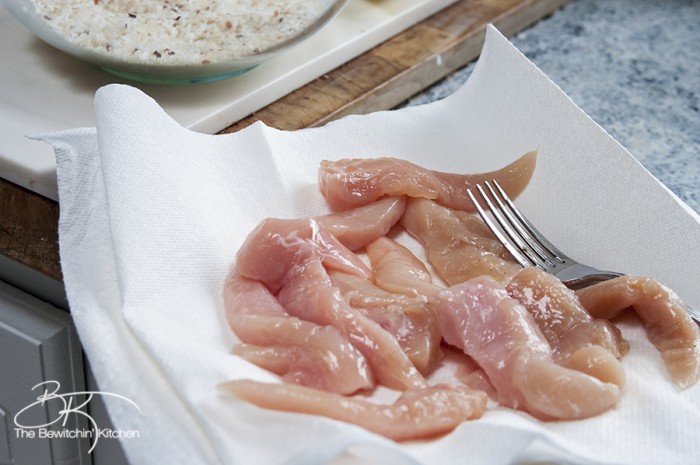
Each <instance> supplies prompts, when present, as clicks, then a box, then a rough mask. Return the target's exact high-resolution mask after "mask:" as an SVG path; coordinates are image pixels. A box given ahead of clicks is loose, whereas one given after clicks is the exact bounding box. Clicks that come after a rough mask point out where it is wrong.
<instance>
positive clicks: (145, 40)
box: [0, 0, 349, 84]
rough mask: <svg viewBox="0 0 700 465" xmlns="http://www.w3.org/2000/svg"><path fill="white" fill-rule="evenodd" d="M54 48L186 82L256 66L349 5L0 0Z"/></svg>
mask: <svg viewBox="0 0 700 465" xmlns="http://www.w3.org/2000/svg"><path fill="white" fill-rule="evenodd" d="M0 1H2V3H3V5H5V7H6V8H7V9H8V11H10V13H12V15H13V16H15V17H16V18H17V20H18V21H19V22H20V23H22V24H23V25H24V26H25V27H26V28H28V29H29V30H30V31H32V32H33V33H34V34H35V35H36V36H37V37H39V38H40V39H42V40H43V41H45V42H47V43H48V44H50V45H52V46H54V47H55V48H57V49H59V50H61V51H63V52H65V53H68V54H70V55H73V56H76V57H78V58H80V59H83V60H85V61H87V62H90V63H92V64H94V65H96V66H99V67H100V68H103V69H105V70H106V71H108V72H110V73H112V74H115V75H118V76H120V77H123V78H126V79H130V80H136V81H141V82H148V83H159V84H186V83H197V82H208V81H215V80H219V79H225V78H229V77H232V76H236V75H238V74H241V73H244V72H245V71H247V70H249V69H251V68H253V67H255V66H257V65H258V64H260V63H262V62H263V61H266V60H268V59H270V58H272V57H274V56H276V55H278V54H280V53H283V52H285V51H286V50H288V49H290V48H292V47H294V46H295V45H297V44H299V43H300V42H302V41H303V40H304V39H306V38H307V37H309V36H310V35H312V34H313V33H315V32H316V31H318V30H319V29H321V27H322V26H323V25H325V24H326V23H327V22H328V21H330V20H331V19H332V18H333V17H334V16H335V15H336V14H337V13H338V12H339V11H340V10H341V9H342V7H343V6H344V5H345V4H346V3H347V2H348V1H349V0H0Z"/></svg>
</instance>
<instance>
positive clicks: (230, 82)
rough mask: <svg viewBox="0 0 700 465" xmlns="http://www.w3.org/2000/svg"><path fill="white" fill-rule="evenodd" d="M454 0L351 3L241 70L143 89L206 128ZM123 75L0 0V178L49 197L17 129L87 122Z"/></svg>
mask: <svg viewBox="0 0 700 465" xmlns="http://www.w3.org/2000/svg"><path fill="white" fill-rule="evenodd" d="M452 3H455V0H382V1H376V0H374V1H373V0H351V1H350V2H349V3H348V5H347V6H346V7H345V8H344V9H343V11H341V13H340V14H339V15H338V16H337V17H336V18H334V19H333V20H332V22H331V23H330V24H328V25H327V26H326V27H325V28H324V29H322V30H321V31H320V32H318V33H317V34H316V35H314V36H313V37H311V38H310V39H309V40H308V41H306V42H304V43H303V44H301V45H300V46H298V47H296V48H294V49H293V50H291V51H290V52H288V53H286V54H284V55H282V56H279V57H277V58H275V59H274V60H272V61H269V62H267V63H264V64H262V65H260V66H258V67H257V68H255V69H253V70H251V71H249V72H248V73H245V74H243V75H241V76H238V77H235V78H231V79H227V80H224V81H219V82H214V83H210V84H199V85H190V86H155V85H143V84H135V83H132V82H127V83H128V84H131V85H136V86H137V87H139V88H141V89H142V90H144V91H145V92H146V93H147V94H149V95H150V96H151V97H153V98H154V99H156V100H157V101H158V103H159V104H160V105H161V106H162V107H163V108H165V110H166V111H167V112H168V113H169V114H170V115H171V116H172V117H173V118H175V120H177V121H178V122H179V123H180V124H182V125H183V126H185V127H188V128H191V129H193V130H195V131H201V132H207V133H214V132H216V131H219V130H221V129H223V128H225V127H227V126H228V125H230V124H231V123H233V122H235V121H238V120H239V119H241V118H243V117H245V116H247V115H249V114H250V113H252V112H254V111H256V110H259V109H260V108H262V107H264V106H266V105H267V104H269V103H271V102H273V101H275V100H277V99H278V98H280V97H282V96H284V95H286V94H288V93H289V92H291V91H293V90H294V89H297V88H299V87H301V86H303V85H304V84H306V83H307V82H309V81H311V80H313V79H315V78H317V77H319V76H321V75H323V74H324V73H326V72H328V71H330V70H332V69H334V68H336V67H337V66H339V65H341V64H343V63H345V62H347V61H348V60H350V59H352V58H354V57H356V56H358V55H360V54H362V53H364V52H365V51H367V50H369V49H371V48H372V47H374V46H375V45H377V44H379V43H381V42H383V41H384V40H386V39H388V38H390V37H391V36H393V35H395V34H397V33H399V32H401V31H402V30H404V29H406V28H407V27H409V26H411V25H413V24H415V23H416V22H418V21H420V20H422V19H424V18H426V17H428V16H430V15H431V14H433V13H435V12H437V11H439V10H440V9H442V8H444V7H446V6H448V5H450V4H452ZM112 82H126V81H120V80H119V78H116V77H114V76H112V75H110V74H108V73H106V72H104V71H102V70H100V69H98V68H96V67H94V66H91V65H89V64H87V63H84V62H82V61H80V60H77V59H74V58H72V57H70V56H68V55H65V54H63V53H61V52H59V51H57V50H55V49H53V48H52V47H50V46H48V45H46V44H45V43H43V42H42V41H40V40H39V39H37V38H35V37H34V36H33V35H32V33H31V32H29V31H28V30H27V29H25V28H24V27H23V26H22V25H21V24H19V23H18V22H17V21H16V20H15V19H14V18H13V17H12V16H11V15H10V14H9V12H8V11H7V10H6V9H5V8H4V7H3V6H1V5H0V177H3V178H5V179H8V180H9V181H12V182H14V183H16V184H19V185H20V186H23V187H26V188H28V189H30V190H32V191H34V192H37V193H39V194H41V195H44V196H46V197H49V198H52V199H54V200H56V199H57V191H56V164H55V160H54V155H53V151H52V150H51V148H50V147H49V146H47V145H46V144H43V143H40V142H35V141H32V140H30V139H27V138H26V136H25V135H26V134H32V133H38V132H45V131H54V130H62V129H68V128H74V127H85V126H94V117H93V111H92V100H93V96H94V93H95V91H96V90H97V89H98V88H99V87H101V86H103V85H105V84H108V83H112Z"/></svg>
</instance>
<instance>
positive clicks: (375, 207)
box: [316, 197, 406, 250]
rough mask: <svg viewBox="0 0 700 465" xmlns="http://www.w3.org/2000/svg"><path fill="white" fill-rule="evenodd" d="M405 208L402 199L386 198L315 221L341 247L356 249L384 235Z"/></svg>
mask: <svg viewBox="0 0 700 465" xmlns="http://www.w3.org/2000/svg"><path fill="white" fill-rule="evenodd" d="M405 207H406V198H405V197H386V198H384V199H380V200H377V201H376V202H374V203H371V204H369V205H366V206H364V207H358V208H353V209H351V210H346V211H343V212H338V213H331V214H329V215H324V216H318V217H316V221H318V223H319V224H320V225H321V227H323V228H324V229H325V230H326V231H328V232H329V233H331V234H333V235H334V236H335V237H336V238H337V239H338V240H339V241H340V242H341V243H342V244H343V245H344V246H345V247H347V248H348V249H350V250H357V249H360V248H362V247H364V246H365V245H367V244H369V243H370V242H372V241H373V240H375V239H377V238H379V237H382V236H384V235H386V233H387V232H389V229H391V227H392V226H393V225H394V224H396V222H398V221H399V219H400V218H401V215H403V211H404V208H405Z"/></svg>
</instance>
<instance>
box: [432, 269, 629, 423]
mask: <svg viewBox="0 0 700 465" xmlns="http://www.w3.org/2000/svg"><path fill="white" fill-rule="evenodd" d="M430 303H431V305H433V306H434V308H435V310H436V313H437V315H438V319H439V322H440V329H441V330H442V334H443V337H444V339H445V341H446V342H447V343H449V344H451V345H454V346H456V347H458V348H460V349H462V350H463V351H464V352H465V353H466V354H467V355H469V356H471V357H472V358H473V359H474V360H475V361H476V362H477V363H478V364H479V366H480V367H481V368H482V369H483V370H484V372H485V373H486V374H487V376H488V378H489V380H490V381H491V383H492V384H493V386H494V387H495V388H496V391H497V395H498V402H499V403H500V404H502V405H504V406H510V407H513V408H519V409H523V410H526V411H528V412H530V413H531V414H532V415H534V416H536V417H538V418H540V419H545V420H546V419H559V420H573V419H580V418H587V417H591V416H594V415H597V414H599V413H602V412H604V411H606V410H608V409H610V408H611V407H613V406H614V405H615V404H616V403H617V402H618V401H619V400H620V398H621V395H622V390H621V389H620V387H619V386H617V385H616V384H614V383H610V382H606V381H604V380H599V379H598V378H595V377H594V376H590V375H588V374H585V373H582V372H580V371H576V370H573V369H569V368H565V367H563V366H560V365H558V364H556V363H554V361H553V359H552V350H551V348H550V346H549V344H548V343H547V341H546V340H545V338H544V336H543V335H542V333H541V332H540V330H539V328H538V327H537V325H536V323H535V321H534V319H533V318H532V316H531V315H530V314H529V312H528V311H527V310H526V309H525V308H524V307H523V306H522V305H520V304H519V303H518V302H516V301H515V300H513V299H512V298H510V297H509V296H508V292H507V291H506V289H505V288H504V287H503V286H501V285H499V284H498V283H497V282H496V281H495V280H494V279H493V278H490V277H488V276H481V277H478V278H474V279H472V280H469V281H467V282H465V283H462V284H458V285H455V286H452V287H451V288H449V289H445V290H443V291H440V292H438V293H437V294H435V295H434V296H433V297H432V298H431V300H430ZM613 359H614V357H613Z"/></svg>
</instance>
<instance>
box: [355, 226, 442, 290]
mask: <svg viewBox="0 0 700 465" xmlns="http://www.w3.org/2000/svg"><path fill="white" fill-rule="evenodd" d="M365 249H366V250H367V256H368V257H369V261H370V263H371V264H372V278H373V280H374V282H375V284H376V285H377V286H379V287H381V288H382V289H384V290H386V291H389V292H393V293H397V294H404V295H407V296H413V297H416V296H422V297H429V296H431V295H433V294H435V293H436V292H437V291H439V290H440V289H441V287H440V286H437V285H435V284H433V282H432V280H433V278H432V276H431V274H430V272H429V271H428V269H427V268H426V266H425V264H424V263H423V262H422V261H420V259H419V258H418V257H416V256H415V255H413V252H411V251H410V250H408V248H406V247H404V246H403V245H401V244H399V243H398V242H396V241H394V240H392V239H389V238H388V237H381V238H379V239H377V240H376V241H374V242H371V243H369V244H368V245H367V247H365Z"/></svg>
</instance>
